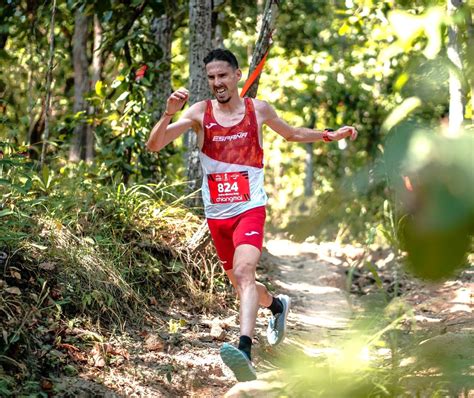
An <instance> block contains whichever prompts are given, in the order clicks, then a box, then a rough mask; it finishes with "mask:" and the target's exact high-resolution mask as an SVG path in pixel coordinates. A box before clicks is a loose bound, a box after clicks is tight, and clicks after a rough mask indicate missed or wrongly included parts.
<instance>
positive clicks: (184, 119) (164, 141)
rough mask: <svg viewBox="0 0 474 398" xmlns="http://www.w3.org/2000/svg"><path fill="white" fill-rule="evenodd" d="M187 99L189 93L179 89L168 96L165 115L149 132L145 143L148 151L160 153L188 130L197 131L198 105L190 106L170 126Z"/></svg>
mask: <svg viewBox="0 0 474 398" xmlns="http://www.w3.org/2000/svg"><path fill="white" fill-rule="evenodd" d="M188 98H189V92H188V90H186V89H179V90H177V91H175V92H174V93H173V94H171V95H170V97H169V98H168V100H167V103H166V110H165V113H164V114H163V116H162V118H161V119H160V120H159V121H158V123H156V125H155V126H154V127H153V129H152V130H151V133H150V138H149V139H148V141H147V143H146V146H147V148H148V150H150V151H160V150H161V149H162V148H164V147H165V146H166V145H168V144H169V143H170V142H171V141H173V140H175V139H176V138H178V137H179V136H180V135H181V134H183V133H184V132H185V131H187V130H189V129H190V128H194V130H196V131H197V129H198V128H199V127H198V126H197V125H196V116H195V114H196V113H197V108H198V104H194V105H193V106H191V107H190V108H189V109H187V110H186V111H185V112H184V113H183V115H182V116H181V118H180V119H179V120H178V121H177V122H175V123H171V124H170V122H171V119H172V118H173V115H174V114H175V113H176V112H178V111H179V110H180V109H181V108H182V107H183V106H184V104H185V103H186V101H187V100H188Z"/></svg>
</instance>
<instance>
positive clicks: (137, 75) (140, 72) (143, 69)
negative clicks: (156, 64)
mask: <svg viewBox="0 0 474 398" xmlns="http://www.w3.org/2000/svg"><path fill="white" fill-rule="evenodd" d="M147 69H148V66H147V65H142V66H140V67H139V68H138V70H137V71H136V72H135V81H136V82H138V81H139V80H141V79H143V78H144V77H145V73H146V71H147Z"/></svg>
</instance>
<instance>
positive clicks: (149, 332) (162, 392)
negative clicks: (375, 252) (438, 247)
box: [57, 239, 474, 398]
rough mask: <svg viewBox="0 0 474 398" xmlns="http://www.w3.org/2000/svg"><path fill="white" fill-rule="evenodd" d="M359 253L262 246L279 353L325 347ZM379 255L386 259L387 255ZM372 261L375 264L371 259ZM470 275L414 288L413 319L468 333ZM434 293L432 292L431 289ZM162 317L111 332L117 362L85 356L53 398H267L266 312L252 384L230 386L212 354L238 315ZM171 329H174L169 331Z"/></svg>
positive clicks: (336, 329) (340, 316) (228, 337)
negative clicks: (286, 311)
mask: <svg viewBox="0 0 474 398" xmlns="http://www.w3.org/2000/svg"><path fill="white" fill-rule="evenodd" d="M363 255H364V253H363V251H362V249H360V248H356V247H352V246H344V247H341V246H340V245H337V244H335V243H322V244H319V245H316V244H310V243H302V244H296V243H293V242H290V241H286V240H278V239H275V240H269V241H267V243H266V250H265V251H264V254H263V256H262V260H261V262H260V265H259V270H258V276H259V278H260V280H262V281H263V282H268V283H269V284H270V285H271V286H273V287H274V288H275V292H276V293H286V294H288V295H289V296H290V297H291V298H292V311H291V313H290V316H289V330H288V335H287V338H286V340H285V342H284V343H283V348H285V347H286V348H290V349H291V350H298V351H303V352H304V353H306V354H308V355H311V356H318V355H321V354H324V353H325V352H327V351H328V350H330V349H331V343H330V341H329V339H330V338H332V337H334V336H335V335H336V336H339V335H341V333H342V332H343V331H344V330H345V327H346V325H347V323H348V321H349V319H350V317H351V312H352V311H351V305H350V302H351V300H352V299H353V296H352V295H351V296H349V294H348V293H347V289H345V283H346V276H345V272H344V271H345V270H346V269H347V266H348V264H350V263H352V262H353V261H357V259H359V258H361V256H363ZM382 257H383V258H385V259H386V258H390V256H387V253H384V254H383V256H382ZM372 261H375V262H377V261H378V260H377V258H376V257H372ZM380 261H385V260H383V259H381V260H380ZM470 272H471V273H470V274H468V275H467V276H466V278H467V279H466V278H465V281H459V282H455V283H451V282H447V283H445V284H443V285H440V286H442V289H441V290H440V288H439V287H438V288H436V286H423V285H421V286H419V287H417V288H416V289H413V290H411V292H408V294H407V295H406V297H407V299H408V300H409V302H411V303H412V305H413V308H414V310H415V311H416V312H422V313H423V316H422V317H421V318H419V319H418V315H417V321H419V322H422V323H423V322H425V324H426V319H428V318H427V316H430V317H432V318H433V319H434V318H436V321H437V322H438V323H437V324H438V325H439V327H440V328H443V329H446V330H447V331H449V332H451V330H453V331H456V332H458V331H459V328H460V326H459V325H458V324H459V323H460V322H461V324H462V330H463V331H471V332H472V331H473V329H472V327H473V326H474V325H473V322H472V320H473V318H472V312H473V310H474V307H473V295H472V293H473V291H474V284H473V283H472V282H470V281H471V280H473V275H472V271H470ZM435 288H436V289H437V290H433V289H435ZM364 289H365V288H364ZM466 292H467V293H466ZM469 292H470V294H469ZM461 293H462V294H461ZM421 296H423V297H424V296H426V297H431V299H430V300H431V301H430V311H431V312H430V313H427V312H426V311H427V309H426V308H425V307H420V306H421V305H423V304H424V303H426V300H421V299H420V297H421ZM461 296H462V297H461ZM464 296H465V297H464ZM461 299H462V300H461ZM460 306H461V307H462V308H461V307H460ZM176 307H178V308H179V307H180V306H176ZM167 316H168V317H169V318H170V319H159V318H158V320H159V321H161V326H158V327H157V325H156V324H155V325H153V326H150V327H148V328H144V329H143V330H133V331H129V333H128V334H127V333H118V334H117V336H116V337H114V338H111V339H110V340H109V343H110V345H111V346H112V347H113V350H114V351H115V353H120V352H125V353H126V355H125V354H124V355H122V358H121V357H120V355H115V356H113V355H109V361H108V362H107V366H100V367H99V366H94V364H92V365H91V362H90V357H91V356H92V355H90V354H91V353H89V364H88V365H87V366H85V367H84V370H83V371H82V372H81V373H80V374H79V375H77V376H72V377H69V378H63V379H62V381H61V383H62V384H61V386H60V390H61V391H62V393H60V394H58V395H57V396H64V397H199V398H201V397H206V398H208V397H209V398H211V397H216V398H217V397H224V396H225V397H228V398H235V397H243V396H252V397H266V398H271V397H272V396H274V395H272V393H271V391H268V388H269V387H271V384H269V383H266V382H265V380H266V379H267V378H268V376H269V375H272V373H274V372H275V371H278V370H277V367H276V366H275V364H274V361H272V355H273V358H275V355H274V354H275V353H278V350H279V348H277V349H275V348H270V347H268V346H267V344H266V338H265V331H266V325H267V316H268V311H266V310H261V311H260V312H259V315H258V318H257V327H256V336H255V343H256V344H255V350H254V355H253V357H254V358H253V359H254V363H255V364H256V368H257V374H258V377H259V380H257V381H254V382H249V383H236V381H235V379H234V377H233V375H232V373H231V372H230V370H229V369H227V368H226V367H225V366H224V365H223V363H222V361H221V360H220V357H219V348H220V346H221V345H222V343H223V342H224V341H227V342H231V343H234V342H235V341H237V339H238V335H239V327H238V313H237V312H235V311H232V310H227V309H225V310H222V311H221V312H220V313H213V314H209V315H207V316H206V315H203V314H192V313H187V312H184V311H181V310H177V309H175V311H174V312H172V313H170V312H169V311H168V313H167ZM431 321H432V319H431V318H430V322H431ZM462 322H463V323H462ZM170 325H179V327H177V329H176V330H175V331H174V332H171V326H170ZM450 325H455V326H450ZM452 328H455V329H452ZM333 341H334V340H333ZM332 349H334V348H332ZM121 350H123V351H121ZM292 352H294V351H292ZM110 358H112V359H113V361H110ZM245 394H246V395H245Z"/></svg>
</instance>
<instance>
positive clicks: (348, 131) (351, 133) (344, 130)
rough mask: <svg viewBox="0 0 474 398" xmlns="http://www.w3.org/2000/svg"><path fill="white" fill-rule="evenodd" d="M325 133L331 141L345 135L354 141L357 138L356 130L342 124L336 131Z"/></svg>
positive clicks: (340, 138)
mask: <svg viewBox="0 0 474 398" xmlns="http://www.w3.org/2000/svg"><path fill="white" fill-rule="evenodd" d="M327 135H328V137H329V139H330V140H331V141H339V140H342V139H343V138H347V137H350V138H351V141H354V140H355V139H356V138H357V130H356V129H355V127H352V126H343V127H341V128H339V129H337V130H336V131H330V132H328V133H327Z"/></svg>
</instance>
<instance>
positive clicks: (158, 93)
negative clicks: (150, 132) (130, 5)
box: [150, 14, 173, 120]
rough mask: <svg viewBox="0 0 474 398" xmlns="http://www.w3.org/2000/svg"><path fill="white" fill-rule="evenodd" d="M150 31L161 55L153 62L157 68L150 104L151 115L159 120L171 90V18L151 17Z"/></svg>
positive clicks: (164, 16)
mask: <svg viewBox="0 0 474 398" xmlns="http://www.w3.org/2000/svg"><path fill="white" fill-rule="evenodd" d="M151 31H152V33H153V36H154V37H155V42H156V43H157V44H158V46H159V47H160V48H161V51H162V55H161V58H159V59H158V60H157V61H156V63H155V68H156V69H157V70H158V77H157V78H156V84H155V90H154V92H153V93H152V98H151V101H150V102H151V106H152V109H153V117H154V119H155V120H159V119H160V118H161V115H162V114H163V112H164V111H165V107H166V100H167V99H168V97H169V96H170V94H171V92H172V86H171V44H172V42H173V18H172V17H171V16H170V15H169V14H164V15H162V16H161V17H160V18H153V21H152V23H151Z"/></svg>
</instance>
